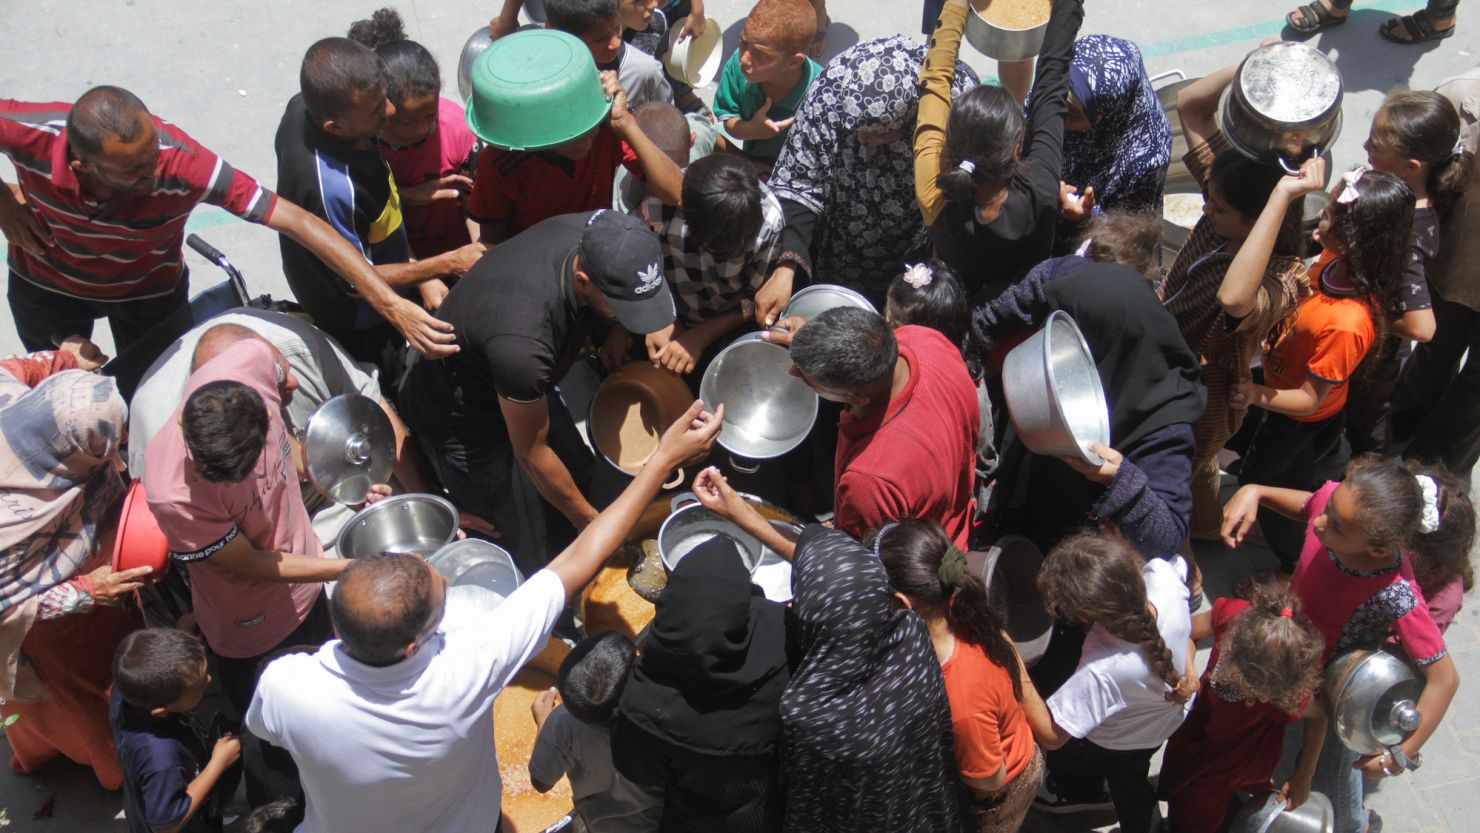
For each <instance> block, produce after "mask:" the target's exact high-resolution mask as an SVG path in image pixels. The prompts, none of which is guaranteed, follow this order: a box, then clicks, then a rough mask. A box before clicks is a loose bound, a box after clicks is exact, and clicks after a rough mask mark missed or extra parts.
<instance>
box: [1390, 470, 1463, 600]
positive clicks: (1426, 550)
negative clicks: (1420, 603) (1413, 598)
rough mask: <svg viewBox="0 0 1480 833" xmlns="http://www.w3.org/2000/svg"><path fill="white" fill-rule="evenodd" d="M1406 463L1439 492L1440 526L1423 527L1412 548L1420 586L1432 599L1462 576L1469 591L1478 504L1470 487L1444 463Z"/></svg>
mask: <svg viewBox="0 0 1480 833" xmlns="http://www.w3.org/2000/svg"><path fill="white" fill-rule="evenodd" d="M1404 466H1405V467H1406V468H1407V469H1408V471H1410V472H1412V473H1413V475H1414V476H1415V477H1418V476H1423V477H1429V478H1432V479H1433V481H1434V485H1435V486H1436V487H1437V492H1438V498H1437V500H1438V507H1437V508H1438V513H1439V528H1438V529H1436V530H1434V531H1433V532H1428V533H1425V532H1424V531H1423V530H1422V528H1420V529H1419V531H1418V534H1417V536H1416V537H1415V538H1414V539H1413V544H1412V545H1411V547H1410V548H1409V551H1408V555H1409V558H1410V559H1411V560H1412V562H1413V575H1414V578H1416V579H1417V580H1418V587H1419V589H1420V590H1422V591H1423V593H1424V596H1425V597H1427V598H1429V599H1432V598H1433V597H1434V594H1435V593H1438V592H1439V591H1440V590H1442V589H1444V586H1445V585H1447V584H1449V583H1450V582H1452V581H1454V580H1455V579H1456V578H1458V579H1460V581H1461V584H1462V586H1463V587H1464V590H1465V592H1467V593H1468V592H1469V591H1470V589H1471V588H1473V587H1474V586H1475V567H1474V564H1472V563H1471V560H1470V554H1471V550H1472V549H1474V546H1475V506H1474V504H1472V503H1470V490H1469V489H1468V488H1466V484H1465V483H1464V481H1462V480H1460V479H1459V478H1458V477H1455V476H1454V475H1453V474H1451V473H1450V471H1449V469H1447V468H1445V467H1444V466H1443V465H1442V464H1438V463H1434V464H1427V463H1421V462H1418V461H1416V460H1408V461H1405V462H1404ZM1420 488H1421V487H1420Z"/></svg>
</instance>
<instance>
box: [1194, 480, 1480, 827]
mask: <svg viewBox="0 0 1480 833" xmlns="http://www.w3.org/2000/svg"><path fill="white" fill-rule="evenodd" d="M1442 497H1443V495H1441V491H1440V487H1439V484H1438V481H1437V480H1435V479H1434V478H1433V477H1432V476H1430V475H1428V474H1419V475H1417V476H1415V474H1414V473H1413V472H1412V471H1410V470H1409V469H1408V468H1407V467H1405V466H1404V464H1403V463H1401V462H1399V461H1397V460H1387V459H1380V458H1375V457H1361V458H1358V459H1356V460H1353V461H1352V462H1351V463H1350V464H1349V465H1348V466H1347V469H1346V479H1345V480H1344V481H1343V482H1341V483H1334V482H1331V483H1327V484H1325V485H1324V486H1322V487H1321V488H1320V489H1317V490H1316V491H1315V492H1314V493H1311V492H1304V491H1299V490H1295V489H1281V488H1275V487H1271V486H1259V485H1249V486H1245V487H1243V488H1242V489H1239V491H1238V492H1237V493H1235V494H1234V496H1233V499H1232V500H1230V501H1229V502H1228V505H1227V506H1226V507H1224V510H1223V540H1224V542H1225V543H1227V544H1228V545H1229V546H1230V547H1233V546H1237V545H1238V544H1239V543H1241V542H1242V541H1243V539H1244V535H1245V534H1246V533H1247V532H1248V531H1249V528H1250V527H1251V526H1253V524H1254V521H1255V519H1256V518H1257V513H1258V510H1259V508H1260V507H1263V508H1265V509H1269V510H1273V511H1275V512H1279V513H1280V514H1282V515H1285V516H1287V517H1291V518H1297V519H1303V520H1305V522H1306V532H1305V545H1304V547H1303V548H1302V550H1301V553H1300V561H1299V563H1298V564H1297V566H1296V568H1295V576H1294V578H1293V579H1292V580H1291V583H1290V586H1291V588H1292V589H1293V590H1294V591H1295V594H1296V596H1298V597H1299V598H1300V601H1301V604H1302V605H1303V606H1304V608H1305V612H1306V615H1307V616H1309V617H1310V620H1311V621H1312V622H1313V623H1314V624H1315V626H1316V627H1317V628H1318V629H1319V630H1320V631H1321V635H1322V637H1324V639H1325V640H1326V651H1325V657H1324V658H1325V660H1326V661H1329V660H1330V658H1331V656H1332V655H1333V654H1335V653H1336V652H1338V651H1342V650H1345V649H1347V648H1355V647H1362V646H1372V645H1375V644H1377V643H1379V642H1381V641H1382V640H1383V639H1385V638H1387V637H1388V635H1389V634H1396V636H1397V643H1398V645H1399V646H1400V647H1401V648H1402V649H1403V650H1404V651H1405V652H1406V653H1407V655H1408V656H1409V658H1410V659H1411V660H1412V661H1413V663H1414V664H1415V665H1417V666H1418V669H1419V671H1420V673H1422V674H1423V675H1424V677H1425V679H1426V684H1425V686H1424V691H1423V695H1422V696H1421V697H1420V698H1419V701H1418V709H1419V712H1420V713H1421V714H1422V715H1423V720H1422V722H1421V723H1420V724H1419V727H1418V728H1417V729H1415V730H1414V731H1413V733H1412V734H1410V735H1409V736H1408V737H1407V738H1405V739H1404V740H1403V742H1402V743H1400V744H1395V745H1393V746H1392V747H1390V748H1389V749H1388V750H1387V751H1385V752H1383V753H1382V754H1380V755H1371V756H1367V757H1365V758H1359V757H1358V756H1357V755H1356V753H1354V752H1351V751H1350V750H1347V749H1346V748H1345V747H1343V746H1342V745H1341V744H1339V743H1334V742H1331V743H1327V745H1326V749H1325V750H1324V751H1323V753H1322V755H1321V762H1320V763H1319V764H1318V765H1317V771H1316V777H1315V785H1314V788H1315V789H1316V790H1317V791H1319V792H1323V793H1326V794H1327V796H1328V797H1329V798H1331V799H1332V803H1333V804H1334V805H1335V807H1336V811H1337V827H1336V830H1337V833H1360V831H1362V830H1364V829H1366V828H1367V826H1368V825H1371V826H1372V827H1376V825H1374V824H1372V823H1371V821H1369V820H1367V819H1366V818H1365V817H1364V816H1363V814H1362V776H1365V777H1367V778H1384V777H1387V776H1391V775H1397V774H1398V773H1400V772H1402V771H1403V770H1404V769H1412V768H1416V767H1417V766H1418V765H1419V764H1420V763H1421V762H1422V756H1421V755H1420V754H1419V750H1420V749H1422V748H1423V745H1424V742H1425V741H1427V740H1428V739H1429V736H1430V735H1432V734H1433V733H1434V730H1435V729H1436V728H1438V725H1439V721H1440V720H1441V719H1443V717H1444V713H1445V712H1446V711H1448V709H1449V703H1450V701H1451V700H1452V699H1453V698H1454V693H1455V691H1456V690H1457V689H1458V688H1459V672H1458V671H1457V670H1456V669H1455V665H1454V660H1453V658H1451V657H1450V656H1449V655H1448V653H1447V652H1446V651H1445V648H1444V638H1443V636H1442V635H1441V634H1440V632H1439V628H1438V627H1437V626H1436V625H1435V624H1434V620H1433V619H1432V618H1431V617H1430V616H1429V610H1428V605H1427V603H1426V602H1425V600H1424V597H1423V593H1422V592H1421V591H1420V590H1419V588H1418V584H1417V582H1416V581H1414V577H1413V567H1412V564H1411V563H1410V561H1409V559H1408V556H1407V555H1406V553H1407V552H1408V551H1409V550H1410V549H1412V548H1414V547H1415V546H1422V545H1423V542H1424V540H1425V538H1426V537H1427V536H1432V535H1436V534H1440V533H1442V531H1443V527H1444V522H1445V517H1446V515H1447V516H1450V517H1451V522H1458V519H1459V518H1460V517H1461V516H1462V515H1463V513H1465V512H1473V510H1472V509H1471V508H1470V507H1469V503H1468V501H1465V502H1464V505H1463V507H1461V506H1460V505H1459V504H1458V502H1452V503H1451V505H1449V506H1448V507H1447V509H1446V507H1445V506H1444V505H1443V502H1442ZM1470 523H1471V524H1473V519H1471V520H1470Z"/></svg>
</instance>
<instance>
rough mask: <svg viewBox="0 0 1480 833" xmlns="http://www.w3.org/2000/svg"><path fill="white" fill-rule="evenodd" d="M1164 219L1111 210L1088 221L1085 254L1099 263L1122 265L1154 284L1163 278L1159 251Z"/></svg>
mask: <svg viewBox="0 0 1480 833" xmlns="http://www.w3.org/2000/svg"><path fill="white" fill-rule="evenodd" d="M1162 234H1163V229H1162V219H1161V216H1160V215H1158V214H1153V213H1151V212H1149V211H1129V210H1124V209H1111V210H1110V211H1106V212H1105V213H1104V214H1101V215H1100V216H1098V217H1095V218H1094V219H1093V220H1090V221H1089V224H1088V225H1087V226H1085V229H1084V237H1083V239H1084V240H1088V241H1089V248H1088V249H1086V250H1085V252H1084V254H1085V256H1086V257H1088V258H1089V259H1090V260H1093V261H1097V262H1099V263H1120V264H1123V265H1125V266H1129V267H1131V268H1132V269H1134V270H1136V271H1137V272H1140V273H1141V274H1143V275H1145V276H1146V277H1147V278H1149V279H1151V280H1157V279H1158V278H1160V277H1161V264H1160V262H1159V261H1158V258H1157V250H1158V249H1159V248H1160V247H1161V238H1162Z"/></svg>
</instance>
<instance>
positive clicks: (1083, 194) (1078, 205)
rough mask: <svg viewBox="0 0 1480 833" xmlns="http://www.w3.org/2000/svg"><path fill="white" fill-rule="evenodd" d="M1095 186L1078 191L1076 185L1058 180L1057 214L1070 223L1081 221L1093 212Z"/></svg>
mask: <svg viewBox="0 0 1480 833" xmlns="http://www.w3.org/2000/svg"><path fill="white" fill-rule="evenodd" d="M1094 208H1095V188H1094V186H1093V185H1091V186H1089V187H1088V188H1085V189H1084V190H1083V191H1080V190H1079V188H1078V187H1077V186H1074V185H1070V184H1069V183H1067V182H1062V181H1061V182H1059V216H1061V217H1063V218H1064V219H1065V220H1068V221H1069V222H1071V223H1082V222H1084V221H1085V220H1088V219H1089V217H1090V215H1091V214H1093V213H1094Z"/></svg>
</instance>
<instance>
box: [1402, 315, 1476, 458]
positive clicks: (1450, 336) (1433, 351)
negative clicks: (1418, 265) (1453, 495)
mask: <svg viewBox="0 0 1480 833" xmlns="http://www.w3.org/2000/svg"><path fill="white" fill-rule="evenodd" d="M1434 319H1435V322H1436V325H1437V327H1436V329H1435V331H1434V338H1433V340H1432V341H1429V342H1426V343H1424V344H1420V345H1418V347H1417V348H1416V349H1415V350H1414V351H1413V355H1412V356H1410V357H1409V359H1408V363H1407V364H1405V365H1404V366H1403V372H1402V373H1400V374H1399V376H1398V384H1397V387H1396V388H1395V389H1394V391H1393V417H1392V426H1393V437H1394V442H1395V444H1396V445H1397V446H1398V447H1402V445H1403V444H1404V443H1407V444H1408V447H1407V450H1406V451H1405V452H1404V456H1406V457H1412V458H1414V459H1419V460H1436V461H1439V462H1442V463H1443V464H1444V465H1445V466H1446V467H1448V468H1449V470H1450V471H1451V472H1454V474H1456V475H1458V476H1459V477H1460V478H1461V479H1468V477H1469V472H1470V470H1471V469H1473V468H1474V467H1475V461H1476V459H1477V458H1480V312H1476V311H1475V310H1472V309H1470V308H1469V307H1467V306H1464V305H1463V304H1456V303H1452V302H1450V301H1445V300H1444V299H1442V298H1439V297H1437V296H1436V297H1435V298H1434ZM1466 350H1468V351H1469V353H1470V355H1469V358H1468V359H1465V351H1466ZM1461 360H1463V361H1464V364H1463V365H1461V364H1460V362H1461Z"/></svg>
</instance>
